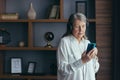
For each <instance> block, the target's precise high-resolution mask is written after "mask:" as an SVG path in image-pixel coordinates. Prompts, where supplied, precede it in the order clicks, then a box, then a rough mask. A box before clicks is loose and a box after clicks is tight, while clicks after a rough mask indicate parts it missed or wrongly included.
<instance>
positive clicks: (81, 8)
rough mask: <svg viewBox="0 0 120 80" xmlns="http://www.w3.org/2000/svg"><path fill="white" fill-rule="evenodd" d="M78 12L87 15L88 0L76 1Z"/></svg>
mask: <svg viewBox="0 0 120 80" xmlns="http://www.w3.org/2000/svg"><path fill="white" fill-rule="evenodd" d="M75 5H76V12H79V13H83V14H85V15H86V16H87V1H76V4H75Z"/></svg>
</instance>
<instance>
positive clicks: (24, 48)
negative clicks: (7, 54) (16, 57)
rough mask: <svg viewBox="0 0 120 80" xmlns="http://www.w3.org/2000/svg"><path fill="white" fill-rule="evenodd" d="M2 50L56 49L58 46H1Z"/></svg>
mask: <svg viewBox="0 0 120 80" xmlns="http://www.w3.org/2000/svg"><path fill="white" fill-rule="evenodd" d="M0 50H43V51H44V50H45V51H55V50H57V48H44V47H0Z"/></svg>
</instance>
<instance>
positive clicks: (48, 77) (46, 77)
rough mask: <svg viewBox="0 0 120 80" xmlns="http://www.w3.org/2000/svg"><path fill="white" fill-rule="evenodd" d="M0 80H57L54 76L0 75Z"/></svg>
mask: <svg viewBox="0 0 120 80" xmlns="http://www.w3.org/2000/svg"><path fill="white" fill-rule="evenodd" d="M0 78H6V79H10V78H14V79H15V78H16V79H18V78H20V79H57V76H56V75H44V76H32V75H26V76H24V75H0Z"/></svg>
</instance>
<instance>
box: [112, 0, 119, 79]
mask: <svg viewBox="0 0 120 80" xmlns="http://www.w3.org/2000/svg"><path fill="white" fill-rule="evenodd" d="M119 7H120V2H119V0H113V26H112V27H113V56H114V57H113V64H114V65H113V75H114V77H113V80H120V35H119V34H120V20H119V19H120V9H119Z"/></svg>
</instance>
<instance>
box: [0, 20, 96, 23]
mask: <svg viewBox="0 0 120 80" xmlns="http://www.w3.org/2000/svg"><path fill="white" fill-rule="evenodd" d="M67 21H68V20H67V19H35V20H27V19H26V20H25V19H18V20H0V22H65V23H66V22H67ZM88 21H89V22H96V19H88Z"/></svg>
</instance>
